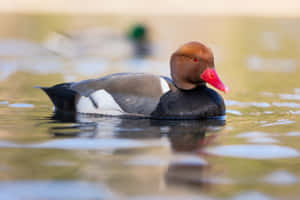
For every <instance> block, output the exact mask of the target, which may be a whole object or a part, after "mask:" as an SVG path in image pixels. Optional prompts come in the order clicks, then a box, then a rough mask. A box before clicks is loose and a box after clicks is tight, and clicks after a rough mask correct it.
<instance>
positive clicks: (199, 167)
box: [50, 113, 225, 187]
mask: <svg viewBox="0 0 300 200" xmlns="http://www.w3.org/2000/svg"><path fill="white" fill-rule="evenodd" d="M51 122H53V123H57V124H58V125H59V126H54V127H52V128H51V129H50V133H51V134H52V135H53V136H55V137H59V136H63V137H90V138H91V139H92V138H101V137H106V138H107V137H112V138H118V139H122V138H124V139H136V140H143V141H145V140H147V139H159V138H162V137H167V138H168V141H169V142H170V147H171V150H172V152H173V153H172V158H175V159H172V161H170V162H169V164H168V167H167V171H166V173H165V175H164V176H165V177H164V179H165V183H166V184H167V185H168V186H170V187H172V186H173V185H176V186H178V185H183V186H184V185H187V184H188V185H194V186H203V184H204V185H208V184H207V183H210V180H208V179H207V178H205V177H207V172H208V171H209V168H210V167H209V165H208V164H207V162H206V161H205V160H203V159H202V158H201V150H202V149H203V148H204V147H206V146H207V145H210V144H211V143H212V142H213V141H214V140H215V139H216V137H217V136H218V134H217V132H218V131H219V130H220V129H221V128H222V127H223V126H224V125H225V120H219V119H216V120H205V121H203V120H202V121H199V120H171V121H169V120H149V119H121V118H110V117H102V118H99V117H92V116H86V115H80V114H79V115H76V116H74V115H65V114H63V113H55V114H54V115H53V117H52V120H51ZM62 123H63V126H62ZM70 123H71V124H70Z"/></svg>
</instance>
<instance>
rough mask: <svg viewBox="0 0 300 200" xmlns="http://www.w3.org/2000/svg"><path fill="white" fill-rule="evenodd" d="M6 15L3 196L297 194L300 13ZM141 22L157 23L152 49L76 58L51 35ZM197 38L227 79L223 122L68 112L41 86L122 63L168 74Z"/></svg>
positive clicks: (0, 99) (1, 65)
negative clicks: (175, 56)
mask: <svg viewBox="0 0 300 200" xmlns="http://www.w3.org/2000/svg"><path fill="white" fill-rule="evenodd" d="M4 17H5V19H6V20H3V17H2V20H1V23H2V24H3V29H1V31H0V36H1V40H0V69H1V71H0V118H1V120H0V148H1V151H0V156H1V161H0V172H1V173H0V190H1V192H0V197H1V199H3V200H6V199H7V200H8V199H10V200H11V199H13V200H14V199H51V200H52V199H55V200H56V199H76V200H77V199H80V200H82V199H151V200H152V199H237V200H240V199H298V196H299V194H300V193H299V189H298V188H299V186H300V182H299V181H300V170H299V164H300V143H299V139H300V125H299V122H300V115H299V114H300V83H299V75H300V73H299V57H298V55H299V53H300V40H299V33H300V26H299V23H300V21H299V20H298V19H261V18H222V17H207V18H205V17H197V16H193V17H185V18H184V19H183V18H182V17H176V16H174V17H155V16H153V17H141V18H137V17H118V16H93V17H92V16H90V17H89V16H77V17H75V16H47V15H43V16H38V15H32V16H30V15H26V16H22V15H16V16H11V15H4ZM136 21H145V22H147V24H148V25H149V27H150V30H151V34H150V35H151V41H152V42H153V48H154V53H153V54H152V55H151V56H148V57H145V58H136V57H134V56H132V55H130V54H118V56H116V54H117V53H114V52H115V51H114V50H113V49H112V50H110V51H108V54H109V55H103V56H99V55H95V54H93V53H90V54H83V55H81V56H73V55H71V54H69V55H68V54H65V53H64V52H63V51H61V52H53V51H52V50H49V48H48V46H47V45H46V44H48V43H49V37H50V36H51V34H52V33H53V32H54V31H68V30H78V29H89V28H91V27H109V28H110V29H114V30H116V29H117V30H119V31H120V33H122V32H126V31H125V30H126V28H128V24H130V23H133V22H136ZM190 40H199V41H203V42H204V43H206V44H208V45H209V46H211V47H212V49H213V51H214V52H215V57H216V58H215V59H216V67H217V71H218V73H219V75H220V77H221V78H222V79H223V81H224V82H225V83H226V84H227V85H228V86H229V87H230V89H231V92H230V93H229V94H228V95H224V98H225V100H226V105H227V118H226V121H211V120H210V121H157V120H145V119H143V120H132V119H131V120H130V119H118V118H104V117H103V118H95V117H91V116H90V117H88V116H83V115H77V116H75V117H74V116H72V117H70V116H65V115H61V114H58V113H54V112H53V106H52V105H51V103H50V101H49V100H48V98H47V96H46V95H45V94H43V93H42V92H41V91H40V90H39V89H37V88H34V86H37V85H39V86H49V85H52V84H55V83H59V82H62V81H76V80H82V79H85V78H88V77H99V76H102V75H105V74H109V73H113V72H121V71H134V72H151V73H156V74H163V75H168V73H169V68H168V59H169V55H170V53H171V52H172V51H173V50H174V49H175V48H177V47H178V45H180V44H182V43H183V42H186V41H190ZM58 47H59V48H64V47H61V46H58ZM99 51H100V50H99ZM91 52H93V51H91ZM116 52H119V51H116ZM67 53H68V52H67ZM119 53H120V52H119Z"/></svg>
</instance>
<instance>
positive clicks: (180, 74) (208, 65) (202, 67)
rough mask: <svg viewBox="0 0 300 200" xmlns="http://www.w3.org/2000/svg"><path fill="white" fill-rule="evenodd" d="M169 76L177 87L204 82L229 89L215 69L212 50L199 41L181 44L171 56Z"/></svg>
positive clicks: (224, 89)
mask: <svg viewBox="0 0 300 200" xmlns="http://www.w3.org/2000/svg"><path fill="white" fill-rule="evenodd" d="M170 65H171V76H172V79H173V81H174V83H175V85H176V87H177V88H179V89H183V90H190V89H194V88H196V87H197V86H199V85H202V84H205V83H206V82H207V83H209V84H210V85H212V86H214V87H215V88H217V89H219V90H221V91H223V92H225V93H227V92H228V91H229V89H228V87H226V86H225V85H224V84H223V83H222V81H221V80H220V78H219V76H218V74H217V73H216V70H215V64H214V56H213V53H212V51H211V50H210V49H209V48H208V47H206V46H205V45H204V44H202V43H200V42H189V43H186V44H184V45H182V46H181V47H180V48H179V49H178V50H177V51H176V52H175V53H173V54H172V56H171V61H170Z"/></svg>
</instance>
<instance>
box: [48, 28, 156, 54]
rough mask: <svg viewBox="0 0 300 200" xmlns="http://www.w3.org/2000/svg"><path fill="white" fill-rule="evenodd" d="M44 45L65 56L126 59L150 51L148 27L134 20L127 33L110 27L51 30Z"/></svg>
mask: <svg viewBox="0 0 300 200" xmlns="http://www.w3.org/2000/svg"><path fill="white" fill-rule="evenodd" d="M45 46H46V47H47V48H48V49H49V50H51V51H53V52H54V53H56V54H58V55H60V56H63V57H101V58H105V59H125V58H130V57H138V58H139V57H145V56H148V55H150V53H151V45H150V41H149V33H148V28H147V27H146V26H145V25H144V24H135V25H133V26H131V27H130V28H129V31H127V32H126V33H124V32H122V31H120V30H116V29H113V28H107V27H96V28H89V29H85V30H76V31H72V32H68V33H59V32H53V33H51V34H50V35H49V36H48V38H47V40H46V41H45Z"/></svg>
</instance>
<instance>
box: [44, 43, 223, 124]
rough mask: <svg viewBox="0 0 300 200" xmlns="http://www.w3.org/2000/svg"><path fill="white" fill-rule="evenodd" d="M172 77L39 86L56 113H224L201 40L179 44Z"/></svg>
mask: <svg viewBox="0 0 300 200" xmlns="http://www.w3.org/2000/svg"><path fill="white" fill-rule="evenodd" d="M170 66H171V77H172V79H170V78H167V77H164V76H157V75H152V74H144V73H118V74H112V75H108V76H105V77H102V78H99V79H90V80H84V81H80V82H75V83H62V84H58V85H55V86H53V87H49V88H45V87H42V89H43V90H44V91H45V92H46V93H47V95H48V96H49V97H50V99H51V100H52V102H53V104H54V105H55V107H56V110H57V111H63V112H72V113H85V114H98V115H108V116H119V117H142V118H152V119H204V118H214V117H218V116H224V115H225V105H224V100H223V98H222V97H221V96H220V95H219V94H218V93H217V92H216V91H215V90H213V89H210V88H208V87H207V86H206V83H209V84H211V85H212V86H214V87H215V88H217V89H219V90H221V91H223V92H225V93H226V92H228V88H227V87H226V86H225V85H224V84H223V83H222V81H221V80H220V79H219V77H218V75H217V73H216V71H215V65H214V57H213V53H212V51H211V50H210V49H209V48H208V47H206V46H205V45H204V44H202V43H200V42H189V43H186V44H184V45H182V46H181V47H180V48H179V49H178V50H177V51H175V53H173V54H172V56H171V60H170Z"/></svg>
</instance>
